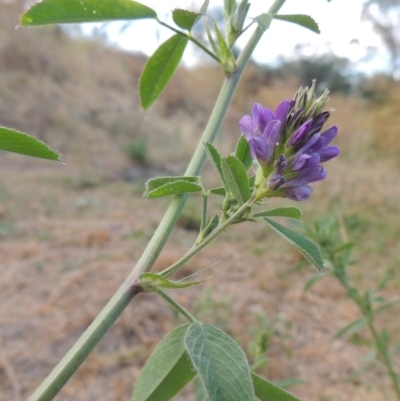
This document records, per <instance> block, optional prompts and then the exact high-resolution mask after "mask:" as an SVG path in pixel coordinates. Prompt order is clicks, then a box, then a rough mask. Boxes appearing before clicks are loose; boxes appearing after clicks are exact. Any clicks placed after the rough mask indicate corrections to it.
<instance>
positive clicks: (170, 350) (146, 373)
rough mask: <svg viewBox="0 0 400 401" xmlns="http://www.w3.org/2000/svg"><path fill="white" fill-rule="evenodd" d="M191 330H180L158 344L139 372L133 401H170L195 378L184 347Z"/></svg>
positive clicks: (182, 328)
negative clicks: (184, 341) (186, 335)
mask: <svg viewBox="0 0 400 401" xmlns="http://www.w3.org/2000/svg"><path fill="white" fill-rule="evenodd" d="M188 328H189V325H188V324H187V325H185V326H181V327H178V328H177V329H175V330H173V331H171V333H169V334H167V336H165V337H164V338H163V340H162V341H161V342H160V343H159V344H158V346H157V348H156V349H155V351H154V352H153V353H152V354H151V356H150V358H149V359H148V361H147V362H146V364H145V366H144V367H143V369H142V370H141V372H140V375H139V378H138V380H137V382H136V384H135V387H134V390H133V396H132V401H168V400H170V399H171V398H172V397H173V396H174V395H175V394H177V393H178V392H179V391H180V390H181V389H182V388H183V387H184V386H185V385H186V384H187V383H189V382H190V381H191V380H192V379H193V378H194V377H195V375H196V372H195V371H194V370H193V368H192V363H191V361H190V358H189V357H188V354H187V352H186V350H185V347H184V344H183V340H184V337H185V334H186V332H187V330H188Z"/></svg>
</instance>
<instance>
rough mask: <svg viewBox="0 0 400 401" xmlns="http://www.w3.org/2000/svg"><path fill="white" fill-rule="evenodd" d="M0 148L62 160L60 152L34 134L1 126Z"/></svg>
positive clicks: (42, 157)
mask: <svg viewBox="0 0 400 401" xmlns="http://www.w3.org/2000/svg"><path fill="white" fill-rule="evenodd" d="M0 150H6V151H8V152H14V153H20V154H22V155H27V156H33V157H39V158H41V159H48V160H60V159H59V157H60V155H59V153H57V152H56V151H54V150H53V149H51V148H49V147H48V146H47V145H46V144H45V143H43V142H42V141H39V140H38V139H36V138H34V137H33V136H30V135H27V134H24V133H23V132H20V131H16V130H13V129H10V128H5V127H0Z"/></svg>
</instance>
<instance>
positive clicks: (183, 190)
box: [144, 180, 203, 199]
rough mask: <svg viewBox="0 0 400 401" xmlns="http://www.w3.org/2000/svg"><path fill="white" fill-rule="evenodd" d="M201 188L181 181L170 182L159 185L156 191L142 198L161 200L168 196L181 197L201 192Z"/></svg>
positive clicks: (146, 193) (148, 192) (149, 192)
mask: <svg viewBox="0 0 400 401" xmlns="http://www.w3.org/2000/svg"><path fill="white" fill-rule="evenodd" d="M201 191H203V187H202V186H201V185H199V184H195V183H193V182H187V181H183V180H178V181H171V182H169V183H168V184H164V185H161V186H159V187H157V188H156V189H153V190H151V191H147V192H145V194H144V196H145V197H146V198H147V199H155V198H162V197H164V196H170V195H181V194H188V193H192V192H201Z"/></svg>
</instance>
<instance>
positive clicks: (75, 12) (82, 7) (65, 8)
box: [20, 0, 157, 26]
mask: <svg viewBox="0 0 400 401" xmlns="http://www.w3.org/2000/svg"><path fill="white" fill-rule="evenodd" d="M144 18H153V19H155V18H157V14H156V12H155V11H154V10H152V9H151V8H149V7H147V6H145V5H143V4H140V3H137V2H136V1H132V0H102V1H98V0H43V1H41V2H40V3H36V4H35V5H33V6H32V7H31V8H30V9H29V10H28V11H27V12H26V13H25V14H22V15H21V18H20V23H21V25H22V26H36V25H47V24H68V23H78V22H99V21H114V20H134V19H144Z"/></svg>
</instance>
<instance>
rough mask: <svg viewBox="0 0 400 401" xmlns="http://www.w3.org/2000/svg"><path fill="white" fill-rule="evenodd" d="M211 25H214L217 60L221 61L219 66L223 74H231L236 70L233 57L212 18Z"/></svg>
mask: <svg viewBox="0 0 400 401" xmlns="http://www.w3.org/2000/svg"><path fill="white" fill-rule="evenodd" d="M213 23H214V30H215V33H216V34H217V40H218V45H219V52H218V58H219V59H220V60H221V66H222V68H223V69H224V72H226V73H232V72H234V71H235V70H236V60H235V56H234V55H233V54H232V52H231V51H230V49H229V47H228V45H227V44H226V42H225V39H224V37H223V36H222V34H221V31H220V30H219V28H218V25H217V23H216V22H215V19H214V18H213Z"/></svg>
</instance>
